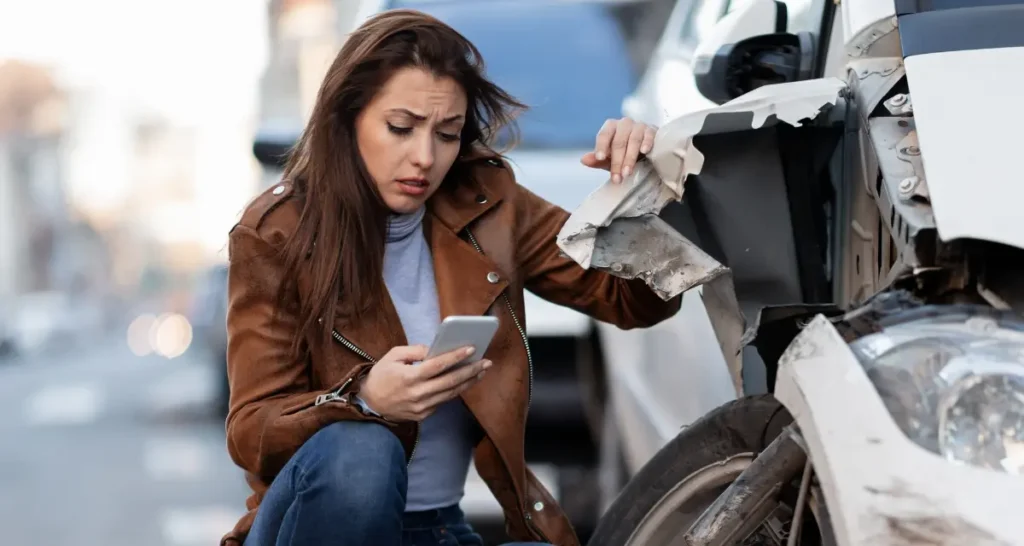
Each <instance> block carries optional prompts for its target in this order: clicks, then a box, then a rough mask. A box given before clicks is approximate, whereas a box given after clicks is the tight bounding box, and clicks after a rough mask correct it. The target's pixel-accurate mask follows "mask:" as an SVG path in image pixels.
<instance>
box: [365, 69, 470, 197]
mask: <svg viewBox="0 0 1024 546" xmlns="http://www.w3.org/2000/svg"><path fill="white" fill-rule="evenodd" d="M466 102H467V101H466V93H465V92H464V91H463V90H462V88H461V87H460V86H459V84H458V83H456V82H455V80H452V79H451V78H437V77H435V76H434V75H433V74H431V73H430V72H428V71H426V70H423V69H421V68H403V69H401V70H399V71H397V72H395V74H394V75H393V76H391V79H389V80H388V81H387V83H385V84H384V86H383V87H382V88H381V90H380V91H379V92H378V93H377V95H376V96H375V97H374V98H373V99H372V100H371V101H370V103H369V104H367V105H366V107H365V108H363V111H362V112H360V113H359V115H358V117H356V142H357V144H358V146H359V153H360V155H361V156H362V158H363V162H364V163H365V164H366V168H367V170H368V171H369V173H370V177H371V178H372V179H373V181H374V183H375V184H377V190H378V191H379V192H380V195H381V197H383V198H384V203H385V204H387V206H388V208H390V209H391V210H392V211H393V212H396V213H399V214H404V213H409V212H413V211H415V210H417V209H418V208H419V207H421V206H422V205H423V203H425V202H426V200H427V199H428V198H429V197H430V196H431V195H433V194H434V192H435V191H437V188H438V187H439V186H440V185H441V181H442V180H444V177H445V175H446V174H447V173H448V169H449V168H450V167H451V166H452V163H454V162H455V158H456V157H457V156H458V155H459V147H460V137H461V133H462V126H463V124H464V123H465V121H466Z"/></svg>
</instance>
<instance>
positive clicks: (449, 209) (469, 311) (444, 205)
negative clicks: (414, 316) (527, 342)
mask: <svg viewBox="0 0 1024 546" xmlns="http://www.w3.org/2000/svg"><path fill="white" fill-rule="evenodd" d="M475 163H476V164H477V165H479V166H474V165H472V164H468V165H464V166H463V167H464V168H466V169H467V172H466V173H464V175H463V176H464V177H465V178H464V181H463V182H462V183H461V184H458V185H455V186H454V187H452V188H451V189H447V188H442V189H440V190H438V192H437V193H436V194H435V195H434V196H433V197H432V198H431V200H430V203H429V204H428V206H429V210H430V214H428V215H427V217H426V219H425V221H426V225H425V226H424V227H425V229H426V233H427V243H428V244H429V245H430V251H431V253H432V254H433V257H434V279H435V281H436V283H437V299H438V304H439V307H440V310H441V318H442V319H444V318H445V317H449V316H452V315H483V314H484V313H486V312H487V310H488V309H489V308H490V307H491V304H493V303H494V300H495V299H496V298H497V297H498V296H499V295H500V294H501V292H502V291H503V290H505V288H506V287H507V286H508V279H506V278H505V275H504V274H503V273H502V271H501V270H500V269H499V268H498V266H497V264H496V263H495V262H494V261H493V260H491V259H490V258H489V257H487V255H486V254H484V253H481V252H480V251H478V250H477V249H476V248H475V247H474V246H473V245H472V244H471V243H470V242H469V241H468V240H467V238H466V237H465V236H464V235H462V236H460V234H461V232H463V231H464V230H465V229H466V227H467V226H468V225H470V223H472V222H473V221H474V220H476V219H477V218H479V217H480V216H482V215H483V214H484V213H486V212H487V211H489V210H491V209H492V208H494V207H495V206H497V205H498V203H500V202H501V196H500V195H496V194H495V193H494V192H493V191H490V190H489V189H488V188H487V186H486V184H481V183H480V182H479V179H480V175H481V174H483V173H484V172H486V171H487V170H494V169H495V167H492V166H490V165H480V163H483V161H478V162H475ZM484 250H485V251H486V249H484Z"/></svg>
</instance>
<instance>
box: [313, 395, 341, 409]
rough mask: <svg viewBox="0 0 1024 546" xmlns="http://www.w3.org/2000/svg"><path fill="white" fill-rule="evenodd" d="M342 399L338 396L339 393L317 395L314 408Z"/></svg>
mask: <svg viewBox="0 0 1024 546" xmlns="http://www.w3.org/2000/svg"><path fill="white" fill-rule="evenodd" d="M340 399H341V395H340V394H338V393H337V392H325V393H323V394H318V395H317V397H316V400H315V401H314V402H313V405H314V406H322V405H323V404H326V403H328V402H333V401H335V400H340Z"/></svg>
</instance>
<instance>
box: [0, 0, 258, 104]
mask: <svg viewBox="0 0 1024 546" xmlns="http://www.w3.org/2000/svg"><path fill="white" fill-rule="evenodd" d="M266 55H267V44H266V0H0V59H2V58H20V59H25V60H31V61H36V62H40V63H43V64H46V65H49V66H52V67H54V68H55V69H56V70H58V73H59V74H60V76H61V78H62V79H65V81H67V82H68V83H72V84H74V85H83V84H84V85H88V86H99V87H102V88H105V89H107V90H110V91H111V92H113V93H115V94H116V95H117V96H121V97H124V98H126V99H129V100H131V101H132V102H138V103H139V104H141V105H144V106H145V107H147V108H154V109H157V110H158V111H160V112H162V113H165V114H167V115H169V116H170V117H172V118H176V119H179V120H181V121H184V122H188V121H189V120H196V119H201V118H203V117H206V116H208V115H210V114H211V113H217V112H220V113H227V112H225V111H224V109H225V108H227V109H228V110H229V111H230V110H232V109H245V108H250V107H251V105H252V101H254V100H255V91H256V89H255V87H256V86H255V85H254V82H255V81H257V79H258V77H259V73H260V71H261V70H262V68H263V65H264V63H265V59H266Z"/></svg>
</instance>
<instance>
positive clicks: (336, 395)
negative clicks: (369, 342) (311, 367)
mask: <svg viewBox="0 0 1024 546" xmlns="http://www.w3.org/2000/svg"><path fill="white" fill-rule="evenodd" d="M331 337H332V338H334V341H337V342H338V343H340V344H341V345H342V346H343V347H345V348H346V349H348V350H350V351H352V352H353V353H355V354H357V355H358V356H359V357H360V358H362V359H363V360H365V361H367V362H369V363H370V364H371V365H372V364H376V363H377V359H376V358H373V357H372V356H370V355H369V354H367V353H366V351H364V350H362V349H360V348H359V347H357V346H356V344H355V343H352V342H351V341H349V340H348V339H346V338H345V336H343V335H341V334H339V333H338V331H337V330H331ZM353 381H355V378H354V377H353V378H351V379H349V380H348V381H346V382H345V383H343V384H342V385H341V387H340V388H339V389H338V390H336V391H332V392H329V393H325V394H321V395H319V396H317V397H316V402H314V405H316V406H319V405H320V404H323V403H326V402H332V401H335V400H341V401H342V402H345V403H349V398H348V394H347V393H345V394H342V393H343V392H344V391H345V389H347V388H348V386H349V385H350V384H351V383H352V382H353ZM419 445H420V433H419V430H417V431H416V439H415V440H413V443H412V451H411V452H409V462H408V463H406V466H408V465H410V464H412V458H413V456H414V455H416V448H417V447H419Z"/></svg>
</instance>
